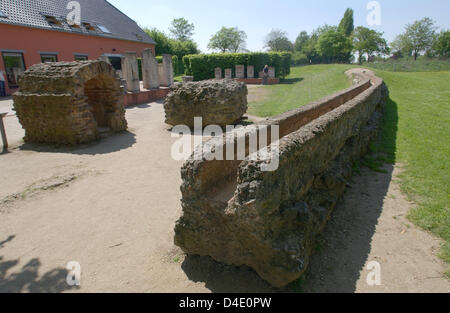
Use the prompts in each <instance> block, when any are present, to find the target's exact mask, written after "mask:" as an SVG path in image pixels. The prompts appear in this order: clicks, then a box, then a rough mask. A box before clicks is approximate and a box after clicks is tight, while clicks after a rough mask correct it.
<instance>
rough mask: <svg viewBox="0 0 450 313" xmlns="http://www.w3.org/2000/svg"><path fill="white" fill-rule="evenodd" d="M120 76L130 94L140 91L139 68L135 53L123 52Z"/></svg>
mask: <svg viewBox="0 0 450 313" xmlns="http://www.w3.org/2000/svg"><path fill="white" fill-rule="evenodd" d="M122 75H123V79H125V80H126V82H127V90H128V91H129V92H132V93H139V92H140V91H141V84H140V81H139V67H138V61H137V55H136V52H125V53H124V56H123V57H122Z"/></svg>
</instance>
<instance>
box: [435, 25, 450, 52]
mask: <svg viewBox="0 0 450 313" xmlns="http://www.w3.org/2000/svg"><path fill="white" fill-rule="evenodd" d="M433 51H434V53H435V54H436V55H438V56H441V57H450V30H442V31H441V32H440V34H438V35H436V37H435V39H434V42H433Z"/></svg>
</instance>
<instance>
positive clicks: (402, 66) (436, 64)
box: [363, 56, 450, 72]
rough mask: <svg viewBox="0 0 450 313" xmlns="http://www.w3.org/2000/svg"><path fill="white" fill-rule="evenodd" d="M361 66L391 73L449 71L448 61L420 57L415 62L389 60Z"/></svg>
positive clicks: (411, 59)
mask: <svg viewBox="0 0 450 313" xmlns="http://www.w3.org/2000/svg"><path fill="white" fill-rule="evenodd" d="M363 66H365V67H370V68H374V69H376V70H383V71H391V72H437V71H450V60H448V59H447V60H439V59H430V58H427V57H424V56H420V57H419V58H418V59H417V61H414V59H413V58H402V59H399V60H390V59H389V60H386V61H382V62H374V63H364V64H363Z"/></svg>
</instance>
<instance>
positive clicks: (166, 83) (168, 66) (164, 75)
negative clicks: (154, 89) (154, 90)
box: [158, 54, 174, 87]
mask: <svg viewBox="0 0 450 313" xmlns="http://www.w3.org/2000/svg"><path fill="white" fill-rule="evenodd" d="M158 74H159V83H160V85H161V86H162V87H170V86H172V85H173V82H174V77H173V64H172V56H171V55H170V54H163V63H162V64H158Z"/></svg>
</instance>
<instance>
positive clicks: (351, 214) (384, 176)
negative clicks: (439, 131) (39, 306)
mask: <svg viewBox="0 0 450 313" xmlns="http://www.w3.org/2000/svg"><path fill="white" fill-rule="evenodd" d="M397 125H398V112H397V104H396V103H395V102H394V101H393V100H391V99H389V101H388V103H387V105H386V114H385V117H384V120H383V126H382V129H381V132H380V136H379V137H380V138H379V140H377V144H376V145H377V146H378V147H379V148H378V151H376V153H383V154H385V155H387V158H388V159H389V160H392V161H395V154H396V141H397ZM369 157H370V156H369ZM393 163H394V162H393ZM393 170H394V166H393V165H392V164H387V165H384V166H383V168H381V172H382V173H380V172H375V171H373V170H371V169H368V168H364V169H362V171H361V175H355V176H354V177H353V181H352V182H351V183H350V188H348V189H347V192H346V194H345V195H344V197H343V200H342V201H341V202H340V203H339V204H338V205H337V206H336V208H335V210H334V211H333V214H332V216H331V219H330V221H329V223H328V224H327V226H326V228H325V230H324V232H323V234H322V235H321V236H320V237H319V238H318V240H317V244H316V251H315V253H314V254H313V255H312V257H311V260H310V265H309V267H308V270H307V272H306V273H305V275H304V276H303V277H302V278H301V279H300V280H299V281H297V282H294V283H293V284H291V285H290V286H288V287H286V288H285V289H282V290H280V289H275V288H273V287H271V286H270V285H269V284H268V283H266V282H265V281H263V280H262V279H261V278H260V277H259V276H258V275H257V274H256V272H254V271H253V270H252V269H250V268H248V267H245V266H243V267H234V266H227V265H224V264H221V263H218V262H215V261H214V260H212V259H211V258H209V257H198V256H187V257H186V259H185V261H184V263H183V264H182V269H183V270H184V272H185V273H186V275H187V276H188V278H189V279H190V280H192V281H194V282H204V283H205V285H206V288H208V289H209V290H211V291H212V292H217V293H238V292H242V293H257V292H268V293H270V292H310V293H319V292H320V293H326V292H332V293H351V292H355V291H356V287H357V282H358V281H359V280H360V278H361V277H360V276H361V271H362V270H363V269H364V267H365V265H366V263H367V259H368V256H369V254H370V251H371V242H372V237H373V236H374V234H375V231H376V227H377V225H378V219H379V218H380V215H381V213H382V210H383V203H384V199H385V197H386V196H387V193H388V190H389V186H390V184H391V181H392V173H393ZM363 279H365V278H363Z"/></svg>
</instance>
